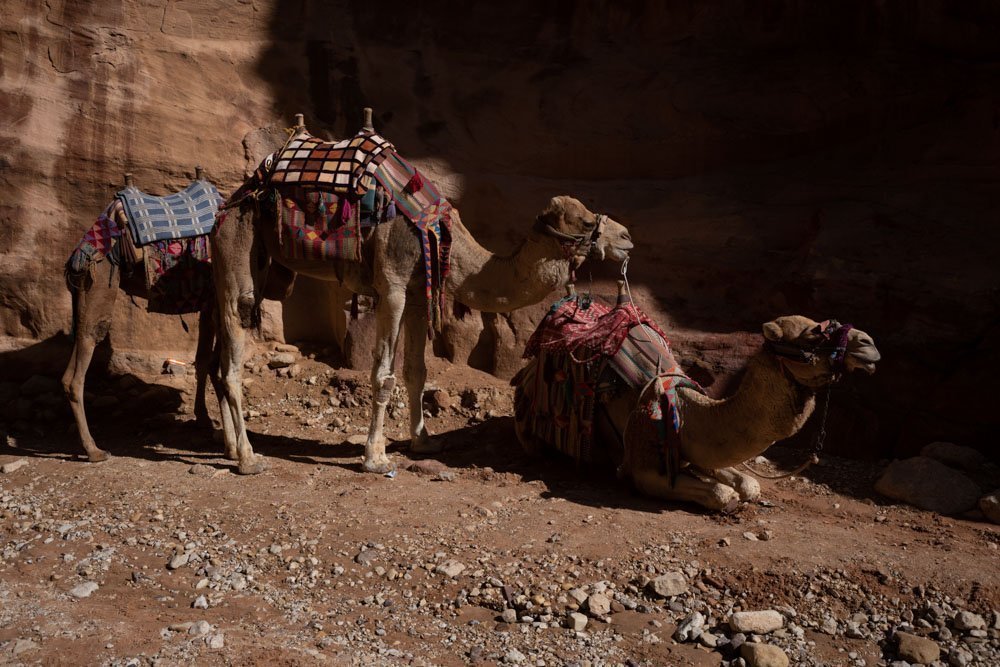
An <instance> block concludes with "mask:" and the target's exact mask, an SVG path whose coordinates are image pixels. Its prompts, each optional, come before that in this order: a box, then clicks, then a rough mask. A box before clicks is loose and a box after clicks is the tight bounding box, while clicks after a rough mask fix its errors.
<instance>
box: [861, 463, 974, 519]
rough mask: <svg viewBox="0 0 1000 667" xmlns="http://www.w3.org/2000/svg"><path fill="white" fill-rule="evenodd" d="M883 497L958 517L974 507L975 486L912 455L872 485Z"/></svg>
mask: <svg viewBox="0 0 1000 667" xmlns="http://www.w3.org/2000/svg"><path fill="white" fill-rule="evenodd" d="M875 490H876V491H878V492H879V493H881V494H882V495H883V496H886V497H888V498H892V499H893V500H900V501H902V502H905V503H908V504H910V505H913V506H915V507H919V508H921V509H925V510H930V511H932V512H938V513H940V514H960V513H962V512H966V511H968V510H970V509H972V508H973V507H975V505H976V502H977V501H978V500H979V496H980V491H979V485H977V484H976V483H975V482H973V481H972V480H971V479H969V478H968V477H966V476H965V475H963V474H962V473H961V472H959V471H957V470H955V469H953V468H949V467H948V466H946V465H945V464H943V463H941V462H940V461H937V460H936V459H932V458H928V457H926V456H914V457H912V458H909V459H901V460H896V461H893V462H892V463H890V464H889V465H888V467H886V469H885V471H884V472H883V473H882V476H881V477H879V479H878V481H877V482H875Z"/></svg>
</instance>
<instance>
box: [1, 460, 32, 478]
mask: <svg viewBox="0 0 1000 667" xmlns="http://www.w3.org/2000/svg"><path fill="white" fill-rule="evenodd" d="M26 465H28V462H27V461H26V460H25V459H17V460H16V461H11V462H9V463H4V464H3V465H2V466H0V472H2V473H3V474H5V475H6V474H8V473H12V472H14V471H16V470H20V469H21V468H23V467H24V466H26Z"/></svg>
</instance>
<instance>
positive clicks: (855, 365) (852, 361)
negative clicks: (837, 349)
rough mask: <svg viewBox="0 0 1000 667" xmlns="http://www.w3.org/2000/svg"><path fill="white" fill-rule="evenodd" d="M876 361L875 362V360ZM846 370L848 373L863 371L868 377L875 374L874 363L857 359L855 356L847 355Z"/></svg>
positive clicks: (861, 358) (860, 358) (862, 358)
mask: <svg viewBox="0 0 1000 667" xmlns="http://www.w3.org/2000/svg"><path fill="white" fill-rule="evenodd" d="M876 361H877V360H876ZM847 369H848V370H850V371H864V372H865V373H867V374H868V375H874V374H875V361H871V360H869V359H866V358H864V357H858V356H855V355H853V354H852V355H848V357H847Z"/></svg>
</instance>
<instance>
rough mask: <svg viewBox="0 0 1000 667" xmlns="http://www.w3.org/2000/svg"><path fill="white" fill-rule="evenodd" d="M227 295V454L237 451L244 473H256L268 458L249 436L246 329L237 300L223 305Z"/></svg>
mask: <svg viewBox="0 0 1000 667" xmlns="http://www.w3.org/2000/svg"><path fill="white" fill-rule="evenodd" d="M225 296H226V295H224V294H220V297H219V299H220V306H221V308H220V311H221V313H220V315H221V316H220V318H219V319H220V325H221V326H220V327H219V336H220V337H221V339H222V355H221V364H222V383H223V393H224V394H225V396H226V405H227V407H228V408H229V410H228V412H229V420H228V421H227V420H226V419H223V420H222V424H223V429H224V433H225V439H226V455H227V456H229V455H231V454H232V453H233V452H234V451H235V452H236V454H237V460H238V461H239V468H238V470H239V473H240V474H241V475H256V474H257V473H260V472H263V471H264V470H266V469H267V465H266V464H265V463H264V460H263V459H261V458H260V457H258V456H256V455H255V454H254V453H253V448H252V447H251V446H250V440H249V438H247V432H246V424H245V423H244V421H243V377H242V376H243V342H244V335H245V334H244V331H243V327H242V326H241V324H240V317H239V312H238V310H237V305H236V300H235V299H234V300H233V301H232V303H228V304H225V305H222V303H224V302H223V299H224V298H225Z"/></svg>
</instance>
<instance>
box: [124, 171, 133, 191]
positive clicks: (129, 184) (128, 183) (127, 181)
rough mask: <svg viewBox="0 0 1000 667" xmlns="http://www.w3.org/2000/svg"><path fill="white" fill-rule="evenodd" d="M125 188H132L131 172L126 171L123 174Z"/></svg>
mask: <svg viewBox="0 0 1000 667" xmlns="http://www.w3.org/2000/svg"><path fill="white" fill-rule="evenodd" d="M125 187H126V188H130V187H132V172H131V171H126V172H125Z"/></svg>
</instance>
